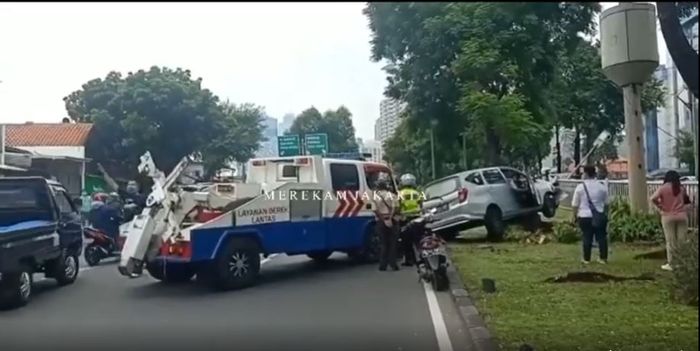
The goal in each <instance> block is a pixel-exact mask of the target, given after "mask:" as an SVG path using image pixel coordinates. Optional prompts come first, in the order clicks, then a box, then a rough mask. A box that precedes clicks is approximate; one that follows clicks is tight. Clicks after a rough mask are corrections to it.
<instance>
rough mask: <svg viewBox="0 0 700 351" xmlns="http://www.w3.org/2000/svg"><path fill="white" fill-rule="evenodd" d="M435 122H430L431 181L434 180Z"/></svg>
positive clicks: (433, 120)
mask: <svg viewBox="0 0 700 351" xmlns="http://www.w3.org/2000/svg"><path fill="white" fill-rule="evenodd" d="M437 123H438V122H437V120H436V119H431V120H430V166H431V169H432V175H433V180H435V127H436V126H437Z"/></svg>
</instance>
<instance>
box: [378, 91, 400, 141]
mask: <svg viewBox="0 0 700 351" xmlns="http://www.w3.org/2000/svg"><path fill="white" fill-rule="evenodd" d="M405 107H406V104H405V103H402V102H400V101H398V100H395V99H384V100H382V102H381V103H379V118H378V119H377V121H376V122H375V124H374V139H375V140H377V141H378V142H380V143H383V142H384V141H386V140H387V139H389V138H390V137H391V136H392V135H393V134H394V131H395V130H396V127H398V126H399V121H400V117H401V112H403V110H404V108H405Z"/></svg>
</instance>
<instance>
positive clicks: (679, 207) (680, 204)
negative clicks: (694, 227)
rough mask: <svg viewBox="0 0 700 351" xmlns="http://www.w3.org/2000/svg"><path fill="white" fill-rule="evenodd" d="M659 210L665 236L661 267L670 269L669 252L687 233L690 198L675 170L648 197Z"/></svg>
mask: <svg viewBox="0 0 700 351" xmlns="http://www.w3.org/2000/svg"><path fill="white" fill-rule="evenodd" d="M650 200H651V202H652V203H653V204H654V205H655V206H656V208H657V209H658V210H659V211H660V212H661V226H662V227H663V230H664V236H665V238H666V264H664V265H663V266H661V269H663V270H667V271H670V270H672V269H673V268H672V263H673V261H672V260H671V256H672V255H671V252H672V251H673V250H674V249H675V247H676V245H677V243H678V242H680V241H682V240H683V239H685V237H686V235H687V234H688V213H687V209H688V206H689V205H690V198H689V197H688V194H687V193H686V191H685V189H684V188H683V186H682V185H681V177H680V175H679V174H678V172H676V171H668V172H666V175H665V176H664V184H663V185H662V186H661V187H659V188H658V189H657V190H656V191H655V192H654V194H653V195H652V196H651V198H650Z"/></svg>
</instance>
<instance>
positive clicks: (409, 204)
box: [399, 173, 422, 266]
mask: <svg viewBox="0 0 700 351" xmlns="http://www.w3.org/2000/svg"><path fill="white" fill-rule="evenodd" d="M399 186H400V188H401V190H400V192H399V199H400V201H401V202H400V208H401V220H402V224H401V225H402V227H403V226H405V225H406V224H408V222H410V221H411V220H412V219H414V218H416V217H418V216H420V209H421V202H422V198H421V194H420V192H419V191H418V190H417V189H416V177H415V176H414V175H413V174H409V173H407V174H404V175H402V176H401V178H400V179H399ZM417 236H418V233H413V232H412V231H411V230H402V231H401V249H402V250H403V257H404V262H403V264H402V265H403V266H412V265H414V264H415V263H416V256H415V252H414V250H413V244H414V242H415V240H416V237H417Z"/></svg>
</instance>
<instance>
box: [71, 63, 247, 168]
mask: <svg viewBox="0 0 700 351" xmlns="http://www.w3.org/2000/svg"><path fill="white" fill-rule="evenodd" d="M63 100H64V102H65V106H66V110H67V111H68V115H69V116H70V117H71V118H72V119H73V120H76V121H79V122H91V123H94V130H93V135H92V137H91V139H90V141H89V144H88V150H89V152H90V154H89V156H90V157H92V158H93V159H95V160H97V161H99V162H112V163H119V164H121V165H123V167H125V168H127V169H129V170H132V169H135V167H136V164H137V163H138V158H139V156H140V155H141V154H143V152H145V151H147V150H149V151H151V153H152V154H153V156H154V157H155V158H156V161H157V163H158V166H159V168H161V169H162V170H163V171H166V172H168V171H169V170H170V169H172V167H174V166H175V165H176V164H177V162H178V161H179V160H180V159H181V158H182V157H183V156H185V155H188V154H190V153H192V152H194V151H203V150H204V149H208V150H209V151H212V155H207V154H204V155H203V156H204V157H205V160H207V158H209V157H210V156H211V157H213V158H215V159H218V160H222V159H224V158H225V156H224V154H230V155H231V156H233V157H236V158H237V157H243V156H245V155H246V154H247V150H250V149H251V148H255V147H257V144H258V142H259V135H260V134H259V133H258V134H256V133H255V132H254V130H255V129H256V127H255V126H252V125H250V124H251V123H254V120H255V119H254V118H252V119H251V118H245V117H244V118H243V119H241V120H240V121H234V120H236V119H237V118H238V115H237V114H231V113H228V112H226V111H225V109H224V108H222V106H221V105H220V104H219V99H218V98H217V97H216V96H215V95H214V94H213V93H212V92H210V91H209V90H207V89H204V88H202V79H201V78H198V79H193V78H192V76H191V74H190V71H188V70H182V69H180V68H178V69H175V70H173V69H169V68H160V67H155V66H154V67H152V68H150V69H149V70H147V71H145V70H139V71H138V72H135V73H129V74H127V75H126V76H122V74H121V73H118V72H110V73H109V74H108V75H107V76H106V77H105V78H104V79H99V78H98V79H94V80H91V81H89V82H87V83H85V84H83V86H82V87H81V89H80V90H77V91H75V92H73V93H71V94H70V95H68V96H67V97H65V98H64V99H63ZM229 112H230V111H229ZM231 128H240V130H231ZM242 135H246V137H244V138H241V139H233V140H227V141H224V140H225V139H226V138H227V137H228V136H242ZM212 140H214V141H215V145H214V146H208V145H209V144H210V143H211V142H212ZM208 161H209V162H208V163H209V164H213V163H215V162H211V161H210V160H208Z"/></svg>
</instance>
